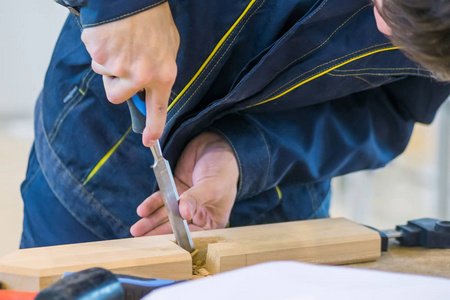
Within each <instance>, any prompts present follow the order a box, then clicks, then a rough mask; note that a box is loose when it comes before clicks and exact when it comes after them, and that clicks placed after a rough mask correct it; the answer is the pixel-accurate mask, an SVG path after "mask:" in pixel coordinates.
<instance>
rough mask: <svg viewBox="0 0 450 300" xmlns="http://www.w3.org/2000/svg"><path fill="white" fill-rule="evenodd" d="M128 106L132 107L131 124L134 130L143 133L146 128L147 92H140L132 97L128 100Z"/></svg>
mask: <svg viewBox="0 0 450 300" xmlns="http://www.w3.org/2000/svg"><path fill="white" fill-rule="evenodd" d="M127 104H128V108H129V109H130V115H131V124H132V128H133V131H134V132H136V133H142V132H143V131H144V128H145V115H146V108H145V93H144V92H138V93H137V94H135V95H134V96H133V97H131V99H128V100H127Z"/></svg>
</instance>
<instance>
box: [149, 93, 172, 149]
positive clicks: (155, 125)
mask: <svg viewBox="0 0 450 300" xmlns="http://www.w3.org/2000/svg"><path fill="white" fill-rule="evenodd" d="M171 87H172V85H170V86H168V85H159V86H156V87H155V88H151V89H148V88H146V89H145V105H146V109H147V120H146V124H145V125H146V126H145V129H144V132H143V134H142V143H143V144H144V145H145V146H146V147H151V146H152V145H154V144H155V142H156V140H157V139H159V138H160V137H161V136H162V134H163V132H164V126H165V125H166V119H167V106H168V104H169V97H170V91H171Z"/></svg>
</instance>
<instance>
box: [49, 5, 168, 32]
mask: <svg viewBox="0 0 450 300" xmlns="http://www.w3.org/2000/svg"><path fill="white" fill-rule="evenodd" d="M55 2H57V3H59V4H61V5H63V6H66V7H68V8H69V9H70V11H71V12H72V13H75V14H76V15H79V17H80V18H79V20H80V25H81V26H82V27H83V28H89V27H93V26H98V25H102V24H105V23H109V22H114V21H117V20H120V19H123V18H126V17H129V16H132V15H134V14H137V13H140V12H143V11H145V10H148V9H151V8H153V7H155V6H158V5H160V4H162V3H164V2H167V0H133V1H123V0H55Z"/></svg>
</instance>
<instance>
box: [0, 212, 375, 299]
mask: <svg viewBox="0 0 450 300" xmlns="http://www.w3.org/2000/svg"><path fill="white" fill-rule="evenodd" d="M192 237H193V240H194V245H195V248H196V249H198V250H199V252H198V254H197V256H196V257H195V259H200V260H205V261H206V268H207V269H208V271H210V272H211V273H213V274H215V273H219V272H224V271H228V270H232V269H236V268H241V267H245V266H248V265H253V264H257V263H261V262H267V261H274V260H294V261H303V262H311V263H319V264H349V263H356V262H366V261H373V260H376V259H377V258H378V257H379V256H380V243H381V242H380V237H379V235H378V233H377V232H375V231H373V230H370V229H368V228H366V227H364V226H361V225H358V224H356V223H353V222H351V221H348V220H346V219H342V218H338V219H318V220H308V221H297V222H287V223H278V224H267V225H257V226H248V227H238V228H227V229H219V230H210V231H201V232H193V233H192ZM173 240H174V237H173V235H162V236H155V237H142V238H131V239H122V240H112V241H101V242H93V243H82V244H71V245H63V246H53V247H42V248H34V249H24V250H18V251H16V252H13V253H12V254H10V255H7V256H4V257H3V258H1V259H0V282H2V283H3V288H6V289H15V290H21V291H39V290H41V289H43V288H45V287H46V286H48V285H50V284H51V283H53V282H55V281H56V280H58V279H59V278H61V276H62V274H64V272H74V271H79V270H83V269H87V268H90V267H103V268H106V269H109V270H111V271H113V272H115V273H121V274H129V275H135V276H143V277H153V278H164V279H174V280H182V279H190V278H192V258H191V255H190V254H189V253H188V252H186V251H184V250H183V249H181V248H180V247H178V246H177V245H176V244H175V243H174V242H173Z"/></svg>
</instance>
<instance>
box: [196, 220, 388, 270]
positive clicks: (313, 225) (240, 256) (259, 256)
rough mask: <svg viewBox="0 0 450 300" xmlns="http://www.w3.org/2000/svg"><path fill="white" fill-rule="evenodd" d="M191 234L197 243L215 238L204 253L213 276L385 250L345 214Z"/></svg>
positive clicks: (347, 260) (344, 260)
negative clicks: (263, 265)
mask: <svg viewBox="0 0 450 300" xmlns="http://www.w3.org/2000/svg"><path fill="white" fill-rule="evenodd" d="M193 236H194V243H195V240H196V239H199V238H204V239H205V238H208V237H210V238H214V239H215V240H216V242H214V243H208V245H207V249H206V251H201V253H206V268H207V270H208V271H210V272H211V273H213V274H216V273H220V272H225V271H229V270H233V269H237V268H241V267H245V266H250V265H254V264H257V263H262V262H267V261H275V260H294V261H302V262H310V263H316V264H330V265H342V264H351V263H358V262H366V261H373V260H376V259H377V258H379V257H380V253H381V252H380V248H381V240H380V236H379V234H378V233H377V232H375V231H373V230H371V229H368V228H366V227H364V226H361V225H359V224H356V223H353V222H351V221H349V220H346V219H343V218H336V219H317V220H307V221H297V222H286V223H277V224H267V225H257V226H248V227H241V228H229V229H226V230H211V231H204V232H195V233H194V235H193ZM196 247H197V246H196Z"/></svg>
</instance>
